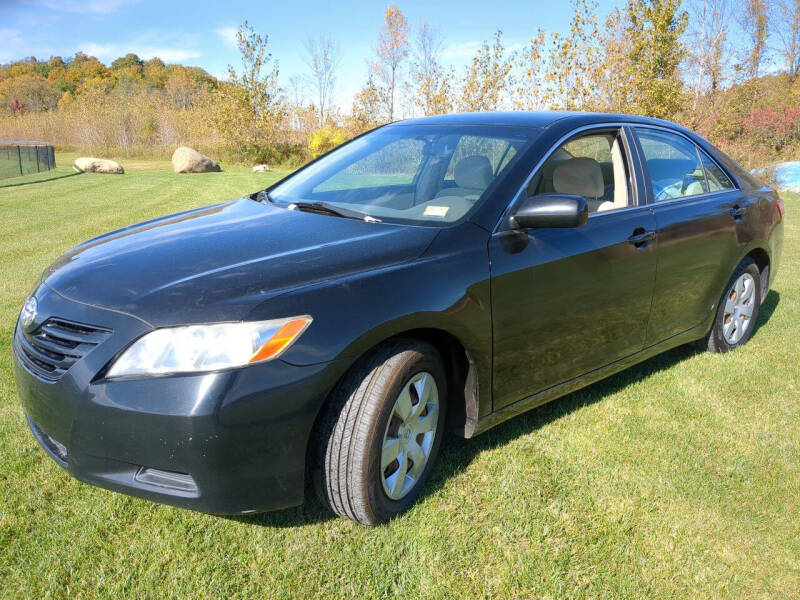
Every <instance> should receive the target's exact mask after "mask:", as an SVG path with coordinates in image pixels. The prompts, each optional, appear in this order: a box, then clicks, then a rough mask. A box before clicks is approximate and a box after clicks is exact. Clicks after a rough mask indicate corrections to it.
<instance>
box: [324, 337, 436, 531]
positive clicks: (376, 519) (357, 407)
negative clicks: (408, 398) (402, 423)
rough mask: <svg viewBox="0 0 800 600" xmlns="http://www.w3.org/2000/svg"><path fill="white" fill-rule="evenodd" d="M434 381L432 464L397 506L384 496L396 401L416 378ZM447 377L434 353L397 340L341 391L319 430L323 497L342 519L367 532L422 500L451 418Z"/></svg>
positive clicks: (361, 365) (358, 367) (367, 360)
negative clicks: (384, 459) (384, 455)
mask: <svg viewBox="0 0 800 600" xmlns="http://www.w3.org/2000/svg"><path fill="white" fill-rule="evenodd" d="M422 372H427V373H430V374H432V375H433V377H434V380H435V382H436V387H437V390H438V397H439V405H438V406H439V412H438V421H437V425H436V428H435V434H434V437H433V444H432V446H431V447H430V453H429V455H428V460H427V463H426V464H425V468H424V470H423V471H422V474H421V475H420V476H419V478H418V479H417V481H416V483H415V484H414V487H413V488H411V489H410V491H408V492H407V494H406V495H405V496H404V497H402V498H400V499H399V500H393V499H391V498H390V497H389V496H388V495H387V494H386V492H385V490H384V484H383V476H384V474H383V473H382V472H381V470H380V461H381V451H382V445H383V439H384V434H385V432H386V430H387V424H388V422H389V419H390V417H391V416H392V413H393V409H394V404H395V400H396V399H397V397H398V395H399V393H400V392H401V390H403V388H404V387H405V385H406V384H407V383H408V382H409V381H410V380H411V379H412V378H413V377H414V376H415V375H417V374H419V373H422ZM446 382H447V379H446V376H445V369H444V365H443V363H442V359H441V357H440V356H439V353H438V352H437V351H436V349H435V348H434V347H433V346H431V345H430V344H427V343H425V342H422V341H419V340H413V339H398V340H395V341H393V342H390V343H387V344H384V345H382V346H379V347H378V348H376V349H375V350H374V351H372V352H370V354H369V355H367V356H365V357H363V358H362V359H360V360H359V361H358V362H357V363H356V364H355V365H354V366H353V367H352V368H351V369H350V371H349V372H348V374H347V375H345V377H344V378H343V379H342V381H341V382H340V383H339V384H338V385H337V386H336V388H335V389H334V391H333V392H332V396H331V398H329V401H328V404H327V406H326V407H325V408H324V412H323V414H322V415H321V416H320V421H319V426H318V429H317V441H316V443H317V446H318V449H317V453H316V460H315V468H314V479H315V483H316V488H317V492H318V494H319V495H320V497H321V498H322V500H323V502H325V503H326V504H327V505H328V506H329V507H330V509H331V510H332V511H333V512H335V513H336V514H337V515H340V516H342V517H347V518H348V519H352V520H353V521H356V522H358V523H362V524H364V525H377V524H379V523H383V522H386V521H388V520H390V519H391V518H393V517H395V516H396V515H398V514H400V513H402V512H404V511H405V510H406V509H408V508H409V507H410V506H411V505H412V504H413V503H414V502H415V501H416V500H417V498H418V497H419V495H420V492H421V490H422V488H423V487H424V485H425V481H426V480H427V478H428V476H429V474H430V470H431V467H432V466H433V464H434V462H435V460H436V456H437V454H438V451H439V444H440V443H441V440H442V434H443V433H444V423H445V416H446V399H447V388H446Z"/></svg>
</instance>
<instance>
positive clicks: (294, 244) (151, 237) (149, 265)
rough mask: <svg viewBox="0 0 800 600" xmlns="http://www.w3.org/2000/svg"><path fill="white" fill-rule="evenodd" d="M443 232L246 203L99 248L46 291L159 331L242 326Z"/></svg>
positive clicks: (66, 261)
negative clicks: (278, 301)
mask: <svg viewBox="0 0 800 600" xmlns="http://www.w3.org/2000/svg"><path fill="white" fill-rule="evenodd" d="M436 233H437V230H436V229H434V228H426V227H408V226H402V225H392V224H385V223H367V222H364V221H358V220H354V219H345V218H339V217H334V216H327V215H320V214H314V213H306V212H300V211H296V210H287V209H285V208H282V207H278V206H274V205H269V204H262V203H259V202H255V201H253V200H251V199H249V198H241V199H238V200H234V201H231V202H226V203H223V204H219V205H215V206H210V207H206V208H201V209H197V210H193V211H188V212H185V213H180V214H176V215H171V216H168V217H163V218H160V219H156V220H154V221H148V222H146V223H141V224H139V225H134V226H132V227H128V228H125V229H121V230H119V231H115V232H112V233H108V234H106V235H103V236H100V237H97V238H94V239H92V240H89V241H88V242H85V243H83V244H81V245H80V246H76V247H75V248H73V249H72V250H70V251H69V252H67V253H66V254H64V255H63V256H62V257H61V258H59V259H58V260H57V261H56V262H55V263H54V264H53V265H52V266H51V267H50V269H49V270H48V271H47V272H45V283H46V284H47V285H48V286H49V287H51V288H52V289H54V290H55V291H56V292H58V293H59V294H61V295H62V296H65V297H67V298H69V299H72V300H75V301H78V302H82V303H86V304H91V305H95V306H100V307H103V308H109V309H112V310H118V311H122V312H125V313H129V314H132V315H135V316H137V317H139V318H141V319H144V320H145V321H148V322H149V323H151V324H153V325H156V326H164V325H172V324H181V323H195V322H210V321H217V320H220V321H225V320H237V319H241V318H244V317H245V316H246V314H247V313H248V312H249V310H251V309H252V308H253V307H254V306H255V305H256V304H258V303H259V302H261V301H263V300H265V299H267V298H269V297H271V296H274V295H277V294H281V293H284V292H286V291H288V290H291V289H294V288H297V287H299V286H304V285H308V284H312V283H315V282H319V281H323V280H331V279H336V278H341V277H345V276H347V275H351V274H354V273H359V272H363V271H368V270H371V269H376V268H380V267H384V266H389V265H392V264H398V263H401V262H406V261H409V260H413V259H414V258H416V257H418V256H420V255H421V254H422V252H423V251H424V250H425V248H426V247H427V246H428V245H429V244H430V242H431V241H433V238H434V237H435V236H436Z"/></svg>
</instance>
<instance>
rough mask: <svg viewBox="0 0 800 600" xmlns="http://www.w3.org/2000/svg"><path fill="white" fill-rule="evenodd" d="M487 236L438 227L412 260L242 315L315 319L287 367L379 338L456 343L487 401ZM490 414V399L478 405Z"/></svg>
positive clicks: (341, 356) (340, 354) (472, 229)
mask: <svg viewBox="0 0 800 600" xmlns="http://www.w3.org/2000/svg"><path fill="white" fill-rule="evenodd" d="M488 235H489V234H488V233H487V232H486V231H485V230H483V229H481V228H480V227H478V226H477V225H474V224H472V223H469V222H466V223H463V224H461V225H458V226H456V227H453V228H449V229H445V230H442V232H441V233H440V235H439V236H437V238H436V240H434V242H433V243H432V245H431V247H430V248H428V250H427V251H426V252H425V253H424V254H423V256H421V257H420V258H419V259H417V260H414V261H411V262H406V263H403V264H399V265H392V266H389V267H384V268H380V269H376V270H372V271H368V272H363V273H357V274H353V275H348V276H343V277H336V276H335V275H334V274H331V278H330V279H327V280H325V281H321V282H318V283H316V284H314V285H310V286H304V287H302V288H299V289H297V290H294V291H291V292H289V293H286V294H282V295H280V296H277V297H274V298H271V299H270V300H268V301H265V302H264V303H262V304H261V305H260V306H258V307H257V308H256V309H254V310H253V311H252V313H251V314H250V315H248V319H267V318H272V317H274V316H276V315H291V314H309V315H311V316H312V317H313V319H314V322H313V323H312V324H311V326H310V327H309V328H308V330H307V331H306V332H305V333H304V334H303V335H302V337H301V338H300V339H299V340H298V341H297V342H296V343H295V344H294V345H293V346H292V347H291V348H290V349H289V350H288V351H287V352H286V354H284V355H283V356H282V359H283V360H284V361H286V362H288V363H291V364H294V365H312V364H317V363H322V362H329V361H342V362H348V361H350V362H352V361H354V360H355V359H356V358H357V357H359V356H361V355H363V354H364V353H365V352H367V351H369V350H370V349H371V348H373V347H375V346H376V345H378V344H379V343H381V342H382V341H384V340H386V339H388V338H391V337H394V336H396V335H398V334H401V333H403V332H407V331H410V330H413V329H420V328H424V329H437V330H441V331H444V332H447V333H449V334H450V335H452V336H454V337H455V338H457V339H458V340H459V341H460V342H461V344H462V345H463V346H464V348H465V349H466V350H467V352H468V353H469V355H470V357H471V358H472V360H473V361H474V364H475V367H476V369H477V376H478V386H479V394H480V397H481V398H487V399H490V398H491V368H492V360H491V358H492V323H491V298H490V272H489V262H488V256H487V246H486V244H487V240H488ZM481 404H482V406H486V407H488V409H489V410H491V402H490V401H489V402H488V403H486V402H482V403H481Z"/></svg>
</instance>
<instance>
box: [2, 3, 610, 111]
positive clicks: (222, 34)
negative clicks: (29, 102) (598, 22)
mask: <svg viewBox="0 0 800 600" xmlns="http://www.w3.org/2000/svg"><path fill="white" fill-rule="evenodd" d="M395 3H396V4H397V5H398V6H399V7H400V8H401V10H403V12H404V13H405V14H406V16H407V17H408V19H409V22H410V24H411V25H412V26H416V25H417V24H418V23H419V22H420V21H422V20H427V21H428V22H429V23H430V24H431V25H432V26H434V27H435V28H437V29H438V30H439V31H440V33H441V34H442V36H443V38H444V56H445V59H446V60H447V62H449V63H450V64H453V65H455V66H456V67H457V68H458V69H461V68H463V65H465V64H466V62H467V61H468V60H469V58H470V57H471V56H472V55H473V53H474V51H475V49H476V47H477V46H478V44H479V43H480V42H481V40H484V39H488V38H489V37H490V36H491V35H492V33H493V31H494V30H495V29H502V30H503V32H504V37H505V40H506V43H507V45H508V46H512V47H513V46H516V45H520V44H524V43H525V42H526V41H527V40H529V39H530V38H531V37H532V36H533V34H534V33H535V32H536V29H537V28H539V27H542V28H544V29H546V30H548V31H555V30H561V31H565V30H566V29H567V28H568V26H569V20H570V17H571V15H572V7H571V3H570V2H569V0H555V1H546V2H541V1H536V0H533V1H527V2H520V1H519V0H517V1H512V0H490V1H487V0H413V1H407V0H396V1H395ZM619 3H620V1H619V0H618V1H614V0H601V1H600V13H601V15H605V14H606V13H607V12H609V11H610V10H611V9H612V8H613V7H614V6H615V5H617V4H619ZM387 4H388V3H386V2H380V1H375V0H372V1H368V0H357V1H347V0H339V1H337V2H325V1H317V2H310V1H305V0H294V1H277V2H276V1H274V0H273V1H271V2H265V1H261V2H244V1H241V0H223V1H221V2H220V1H214V2H198V1H194V2H183V1H180V2H178V1H170V0H0V63H3V62H9V61H11V60H15V59H19V58H24V57H26V56H31V55H33V56H36V57H37V58H49V57H50V56H52V55H61V56H64V57H66V56H70V55H72V54H74V53H75V51H77V50H82V51H84V52H86V53H87V54H92V55H94V56H97V57H98V58H99V59H101V60H102V61H104V62H106V63H108V62H110V61H111V60H113V59H114V58H116V57H118V56H121V55H124V54H125V53H127V52H135V53H137V54H138V55H139V56H140V57H142V58H151V57H152V56H160V57H161V58H162V59H163V60H164V61H165V62H180V63H183V64H188V65H197V66H200V67H203V68H204V69H206V70H207V71H209V72H210V73H212V74H213V75H217V76H222V75H223V74H224V72H225V69H226V65H228V64H229V63H232V64H234V65H236V64H237V63H238V58H237V53H236V49H235V46H234V42H233V32H235V30H236V27H237V25H238V24H239V23H240V22H241V21H243V20H245V19H247V20H248V21H250V23H251V24H252V25H253V26H254V27H255V29H256V30H257V31H259V32H261V33H266V34H268V35H269V48H270V51H271V52H272V54H273V56H274V57H275V58H276V59H277V60H278V62H279V65H280V70H281V82H282V84H284V85H286V83H287V82H288V79H289V77H290V76H292V75H296V74H303V73H304V72H305V71H306V67H305V64H304V43H305V41H306V40H307V38H308V37H309V36H312V35H319V34H324V35H329V36H331V37H332V38H333V39H334V40H336V41H337V42H338V43H339V46H340V48H341V53H342V63H341V68H340V70H339V77H338V83H337V89H336V100H337V103H339V104H341V105H345V106H346V105H349V103H350V100H351V98H352V96H353V94H354V93H355V92H356V91H357V90H358V89H359V87H360V86H361V84H362V83H363V81H364V79H365V77H366V66H365V59H366V58H367V57H368V56H370V55H371V53H372V51H373V48H374V47H375V44H376V40H377V36H378V31H379V29H380V27H381V24H382V19H383V12H384V10H385V8H386V6H387Z"/></svg>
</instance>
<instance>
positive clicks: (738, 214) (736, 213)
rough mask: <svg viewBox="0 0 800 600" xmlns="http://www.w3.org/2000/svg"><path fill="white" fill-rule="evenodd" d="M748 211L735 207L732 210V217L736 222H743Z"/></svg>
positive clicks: (741, 207)
mask: <svg viewBox="0 0 800 600" xmlns="http://www.w3.org/2000/svg"><path fill="white" fill-rule="evenodd" d="M746 211H747V209H746V208H744V207H743V206H734V207H733V208H732V209H731V216H732V217H733V218H734V220H735V221H741V220H742V217H743V216H744V213H745V212H746Z"/></svg>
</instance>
